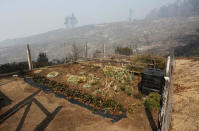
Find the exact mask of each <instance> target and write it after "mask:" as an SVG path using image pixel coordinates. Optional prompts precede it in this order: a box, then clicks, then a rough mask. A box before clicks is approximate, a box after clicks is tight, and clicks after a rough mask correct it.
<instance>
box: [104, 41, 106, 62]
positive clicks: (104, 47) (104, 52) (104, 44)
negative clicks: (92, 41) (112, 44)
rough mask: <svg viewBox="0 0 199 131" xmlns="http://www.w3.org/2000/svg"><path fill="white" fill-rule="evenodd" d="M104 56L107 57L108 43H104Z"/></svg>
mask: <svg viewBox="0 0 199 131" xmlns="http://www.w3.org/2000/svg"><path fill="white" fill-rule="evenodd" d="M103 52H104V58H106V44H105V43H104V51H103Z"/></svg>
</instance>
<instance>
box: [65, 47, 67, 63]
mask: <svg viewBox="0 0 199 131" xmlns="http://www.w3.org/2000/svg"><path fill="white" fill-rule="evenodd" d="M66 59H67V56H66V43H64V62H65V63H66Z"/></svg>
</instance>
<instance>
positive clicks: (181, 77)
mask: <svg viewBox="0 0 199 131" xmlns="http://www.w3.org/2000/svg"><path fill="white" fill-rule="evenodd" d="M173 99H174V100H173V116H172V129H171V130H172V131H198V130H199V60H193V59H178V60H176V72H175V74H174V96H173Z"/></svg>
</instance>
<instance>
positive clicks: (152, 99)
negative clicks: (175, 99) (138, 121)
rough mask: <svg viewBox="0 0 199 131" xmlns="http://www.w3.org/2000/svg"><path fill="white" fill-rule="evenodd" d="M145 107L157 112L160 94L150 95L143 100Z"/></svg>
mask: <svg viewBox="0 0 199 131" xmlns="http://www.w3.org/2000/svg"><path fill="white" fill-rule="evenodd" d="M144 104H145V107H146V108H148V109H152V110H158V109H159V108H160V94H158V93H150V94H149V95H148V97H147V98H146V99H145V102H144Z"/></svg>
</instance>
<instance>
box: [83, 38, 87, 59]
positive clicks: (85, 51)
mask: <svg viewBox="0 0 199 131" xmlns="http://www.w3.org/2000/svg"><path fill="white" fill-rule="evenodd" d="M84 57H85V58H86V59H87V57H88V45H87V41H86V44H85V47H84Z"/></svg>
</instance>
